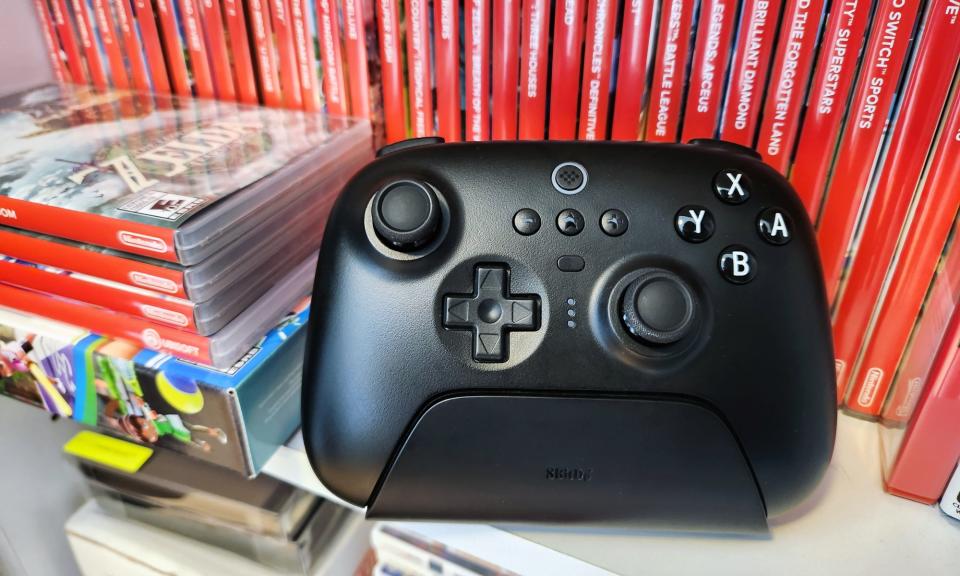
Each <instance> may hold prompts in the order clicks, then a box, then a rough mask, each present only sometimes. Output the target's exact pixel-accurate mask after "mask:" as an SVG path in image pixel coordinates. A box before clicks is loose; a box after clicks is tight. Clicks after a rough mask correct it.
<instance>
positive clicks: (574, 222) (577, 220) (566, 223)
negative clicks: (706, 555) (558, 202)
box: [557, 208, 583, 236]
mask: <svg viewBox="0 0 960 576" xmlns="http://www.w3.org/2000/svg"><path fill="white" fill-rule="evenodd" d="M557 229H558V230H560V232H562V233H563V234H565V235H567V236H576V235H577V234H579V233H580V231H581V230H583V215H582V214H580V213H579V212H577V211H576V210H573V209H570V208H568V209H566V210H562V211H561V212H560V213H559V214H557Z"/></svg>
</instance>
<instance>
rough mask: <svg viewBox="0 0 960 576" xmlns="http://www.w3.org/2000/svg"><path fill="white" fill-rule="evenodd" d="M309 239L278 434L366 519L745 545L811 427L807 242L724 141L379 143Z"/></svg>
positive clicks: (777, 190)
mask: <svg viewBox="0 0 960 576" xmlns="http://www.w3.org/2000/svg"><path fill="white" fill-rule="evenodd" d="M379 156H380V157H379V158H378V159H377V160H376V161H374V162H373V163H372V164H370V165H369V166H367V167H366V168H365V169H363V170H362V171H361V172H360V173H359V174H358V175H357V176H356V177H355V178H354V179H353V180H352V181H351V182H350V184H348V186H347V187H346V189H345V190H344V192H343V194H342V196H341V197H340V199H339V200H338V203H337V205H336V207H335V208H334V211H333V214H332V216H331V219H330V221H329V224H328V228H327V230H326V236H325V238H324V241H323V248H322V250H321V254H320V261H319V265H318V268H317V280H316V285H315V288H314V295H313V309H312V313H311V319H310V333H309V334H310V336H309V341H308V346H307V354H306V365H305V372H304V388H303V416H304V427H303V434H304V440H305V442H306V447H307V453H308V455H309V457H310V460H311V463H312V465H313V467H314V469H315V471H316V473H317V475H318V476H319V478H320V480H321V481H322V482H323V483H324V485H325V486H327V487H328V488H329V489H330V490H331V491H333V492H334V493H335V494H337V495H338V496H340V497H341V498H343V499H344V500H347V501H349V502H351V503H353V504H356V505H358V506H365V507H366V508H367V514H368V516H370V517H394V518H397V517H399V518H422V519H450V520H482V521H518V522H549V523H567V522H575V523H586V524H591V525H607V526H611V525H612V526H617V525H628V526H643V527H654V528H666V529H680V530H724V531H726V530H729V531H745V532H752V531H763V530H765V529H766V526H767V522H766V521H767V518H768V517H770V516H774V515H777V514H780V513H782V512H784V511H785V510H787V509H789V508H791V507H793V506H794V505H796V504H797V503H798V502H799V501H800V500H801V499H803V498H804V497H805V496H806V495H807V494H808V493H810V492H811V491H812V490H813V488H814V487H815V486H816V485H817V483H818V481H819V479H820V478H821V476H822V475H823V473H824V471H825V469H826V467H827V465H828V463H829V460H830V457H831V454H832V451H833V441H834V434H835V429H836V399H835V390H836V388H835V386H834V369H833V350H832V346H831V336H830V323H829V315H828V310H827V303H826V297H825V293H824V288H823V283H822V280H821V274H820V264H819V260H818V256H817V251H816V246H815V241H814V233H813V230H812V227H811V225H810V222H809V220H808V219H807V216H806V213H805V211H804V209H803V206H802V205H801V203H800V201H799V200H798V198H797V197H796V195H795V193H794V192H793V191H792V189H791V188H790V186H789V185H788V184H787V182H786V181H785V180H784V179H783V177H782V176H781V175H780V174H778V173H777V172H775V171H774V170H773V169H771V168H770V167H768V166H766V165H764V164H763V163H762V162H761V161H760V160H759V157H758V156H756V154H755V153H754V152H752V151H751V150H749V149H746V148H740V147H738V146H735V145H731V144H726V143H722V142H716V141H700V142H695V143H693V144H690V145H673V144H669V145H663V144H644V143H611V142H598V143H586V142H511V143H506V142H504V143H465V144H442V143H439V142H437V141H436V139H426V140H424V139H421V140H411V141H405V142H402V143H400V144H397V145H393V146H390V147H387V148H386V149H384V150H382V151H381V154H380V155H379Z"/></svg>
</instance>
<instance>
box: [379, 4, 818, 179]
mask: <svg viewBox="0 0 960 576" xmlns="http://www.w3.org/2000/svg"><path fill="white" fill-rule="evenodd" d="M405 1H406V5H405V9H406V10H405V12H406V17H407V27H406V46H407V60H406V64H407V68H406V70H404V69H403V61H402V59H400V58H398V57H397V55H398V54H399V53H400V50H401V45H402V38H401V34H400V33H399V32H398V31H399V30H400V21H399V0H376V2H377V23H378V30H379V35H380V56H381V64H382V72H383V74H382V82H383V106H384V115H385V121H386V138H387V141H390V142H393V141H396V140H401V139H403V138H405V137H407V136H414V137H423V136H431V135H433V134H435V133H436V134H439V135H440V136H443V137H444V139H446V140H447V141H459V140H461V139H466V140H487V139H494V140H501V139H516V138H520V139H541V138H544V137H549V138H552V139H574V138H579V139H585V140H601V139H606V138H612V139H617V140H638V139H645V140H654V141H667V142H669V141H677V140H680V139H682V140H683V141H687V140H690V139H693V138H712V137H715V136H720V137H721V138H724V139H726V140H730V141H734V142H738V143H741V144H744V145H747V146H751V145H754V143H755V142H759V143H758V147H759V148H760V149H761V150H764V151H766V152H765V156H767V160H768V161H769V162H771V163H773V164H775V165H776V166H777V167H778V168H780V169H781V171H784V172H785V171H786V168H787V166H788V160H789V156H790V150H792V148H793V142H794V140H795V138H796V136H797V134H798V133H799V124H800V123H799V118H800V114H801V108H802V105H803V98H804V95H805V93H806V87H807V83H808V80H809V79H810V71H811V68H812V65H813V52H814V48H815V45H816V37H817V28H818V24H819V21H820V17H821V15H822V12H823V9H824V0H787V2H786V7H785V13H786V18H787V22H788V28H786V29H785V30H788V31H787V32H784V34H782V35H781V39H780V40H779V41H778V39H777V36H776V30H777V24H778V22H779V21H780V15H781V7H782V6H781V0H744V2H743V5H742V7H740V6H739V4H740V2H739V1H737V0H704V3H703V7H702V8H701V10H700V14H701V16H700V20H699V23H698V25H697V30H696V43H695V46H694V47H693V52H692V66H691V67H690V68H691V75H690V79H689V83H688V79H687V78H686V77H685V76H686V71H687V63H688V61H689V60H690V57H691V54H690V53H689V52H690V50H689V48H690V35H689V32H688V31H689V30H690V29H691V27H692V21H693V17H694V13H695V11H696V9H697V6H698V4H699V2H698V0H663V2H662V4H661V5H660V11H659V12H660V19H659V22H656V21H655V14H656V13H657V4H658V2H656V1H654V0H631V1H624V2H620V1H618V0H565V1H564V2H557V3H551V2H548V1H546V0H496V1H493V2H491V0H466V2H464V4H463V10H464V11H465V14H464V18H463V22H464V25H463V31H462V35H463V45H464V58H463V60H464V63H465V64H464V70H463V72H464V77H465V82H464V92H465V94H464V95H463V96H464V98H463V101H464V102H465V110H464V123H463V126H461V119H460V102H461V96H460V93H459V92H460V82H459V78H460V76H459V73H460V70H459V58H458V56H459V43H458V38H459V36H460V34H459V33H460V31H459V29H458V25H457V24H458V22H459V15H458V9H459V7H458V3H457V2H455V1H453V0H437V1H436V2H434V13H433V31H434V49H435V57H434V59H433V61H431V59H430V51H429V38H428V34H427V32H428V30H429V29H430V22H429V18H430V14H428V11H427V10H423V9H421V7H420V2H419V0H405ZM551 8H553V9H554V13H553V14H551ZM621 10H623V12H624V13H623V14H622V18H618V16H619V14H618V13H619V11H621ZM738 10H739V11H738ZM741 12H742V15H743V18H742V19H741V20H740V31H739V37H740V38H741V40H740V41H739V42H738V43H737V45H736V46H735V47H734V46H731V42H732V39H733V38H734V32H735V27H736V25H737V22H738V20H737V17H738V14H739V13H741ZM551 18H552V19H553V21H554V24H553V37H552V42H551V41H550V39H549V38H548V34H549V30H550V19H551ZM618 22H621V27H620V29H619V30H617V23H618ZM491 29H492V35H493V37H492V39H491V32H490V31H491ZM616 38H619V41H618V42H615V39H616ZM551 44H552V48H551ZM775 46H776V47H777V48H776V52H774V48H775ZM615 47H618V48H617V49H618V50H619V53H618V54H614V50H615ZM731 50H732V51H733V57H732V62H731V59H730V56H729V55H730V52H731ZM614 61H617V62H619V64H618V67H617V70H616V74H615V77H616V89H615V91H614V96H613V98H612V105H613V106H612V110H610V109H609V108H610V104H611V98H610V95H609V90H608V87H609V86H610V84H611V77H613V76H614V71H613V70H612V68H613V62H614ZM771 62H772V63H773V70H772V73H771V84H770V86H773V87H775V88H776V89H775V90H770V91H769V94H768V97H767V98H766V99H764V98H763V94H764V91H765V89H766V87H767V73H768V70H770V64H771ZM648 63H652V64H653V74H652V84H651V85H649V86H648V85H647V78H648V69H647V67H648ZM548 69H549V72H550V73H549V77H550V80H549V85H548V80H547V78H548ZM404 72H406V78H407V80H408V86H407V91H406V93H407V96H408V99H409V102H407V101H406V99H405V98H404V86H403V78H404V76H405V74H404ZM431 77H435V78H436V114H434V109H433V101H432V98H431V91H430V89H429V88H430V78H431ZM728 77H729V78H730V89H729V91H728V93H727V94H726V100H724V94H723V89H724V86H725V85H726V83H727V78H728ZM688 86H689V88H688ZM685 91H686V92H687V97H686V101H684V99H683V94H684V92H685ZM548 98H549V111H550V112H549V118H548V117H547V116H548V115H547V109H548ZM434 115H436V124H434V122H433V118H434ZM761 118H766V119H767V120H766V121H764V122H763V123H762V124H761V122H760V120H761ZM408 119H409V130H408V129H407V127H408ZM681 119H684V120H683V122H682V123H683V128H682V129H681ZM608 126H609V130H608ZM435 128H436V129H435Z"/></svg>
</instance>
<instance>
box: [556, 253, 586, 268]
mask: <svg viewBox="0 0 960 576" xmlns="http://www.w3.org/2000/svg"><path fill="white" fill-rule="evenodd" d="M584 266H586V264H585V263H584V261H583V258H581V257H580V256H561V257H559V258H557V268H559V269H560V271H561V272H579V271H581V270H583V268H584Z"/></svg>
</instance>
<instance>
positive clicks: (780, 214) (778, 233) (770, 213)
mask: <svg viewBox="0 0 960 576" xmlns="http://www.w3.org/2000/svg"><path fill="white" fill-rule="evenodd" d="M757 231H758V232H759V233H760V237H761V238H763V239H764V240H766V241H767V242H769V243H770V244H774V245H776V246H782V245H784V244H786V243H787V242H789V241H790V239H791V238H793V221H792V220H790V216H788V215H787V213H786V212H784V211H783V210H780V209H779V208H767V209H766V210H764V211H763V212H761V213H760V216H758V217H757Z"/></svg>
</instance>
